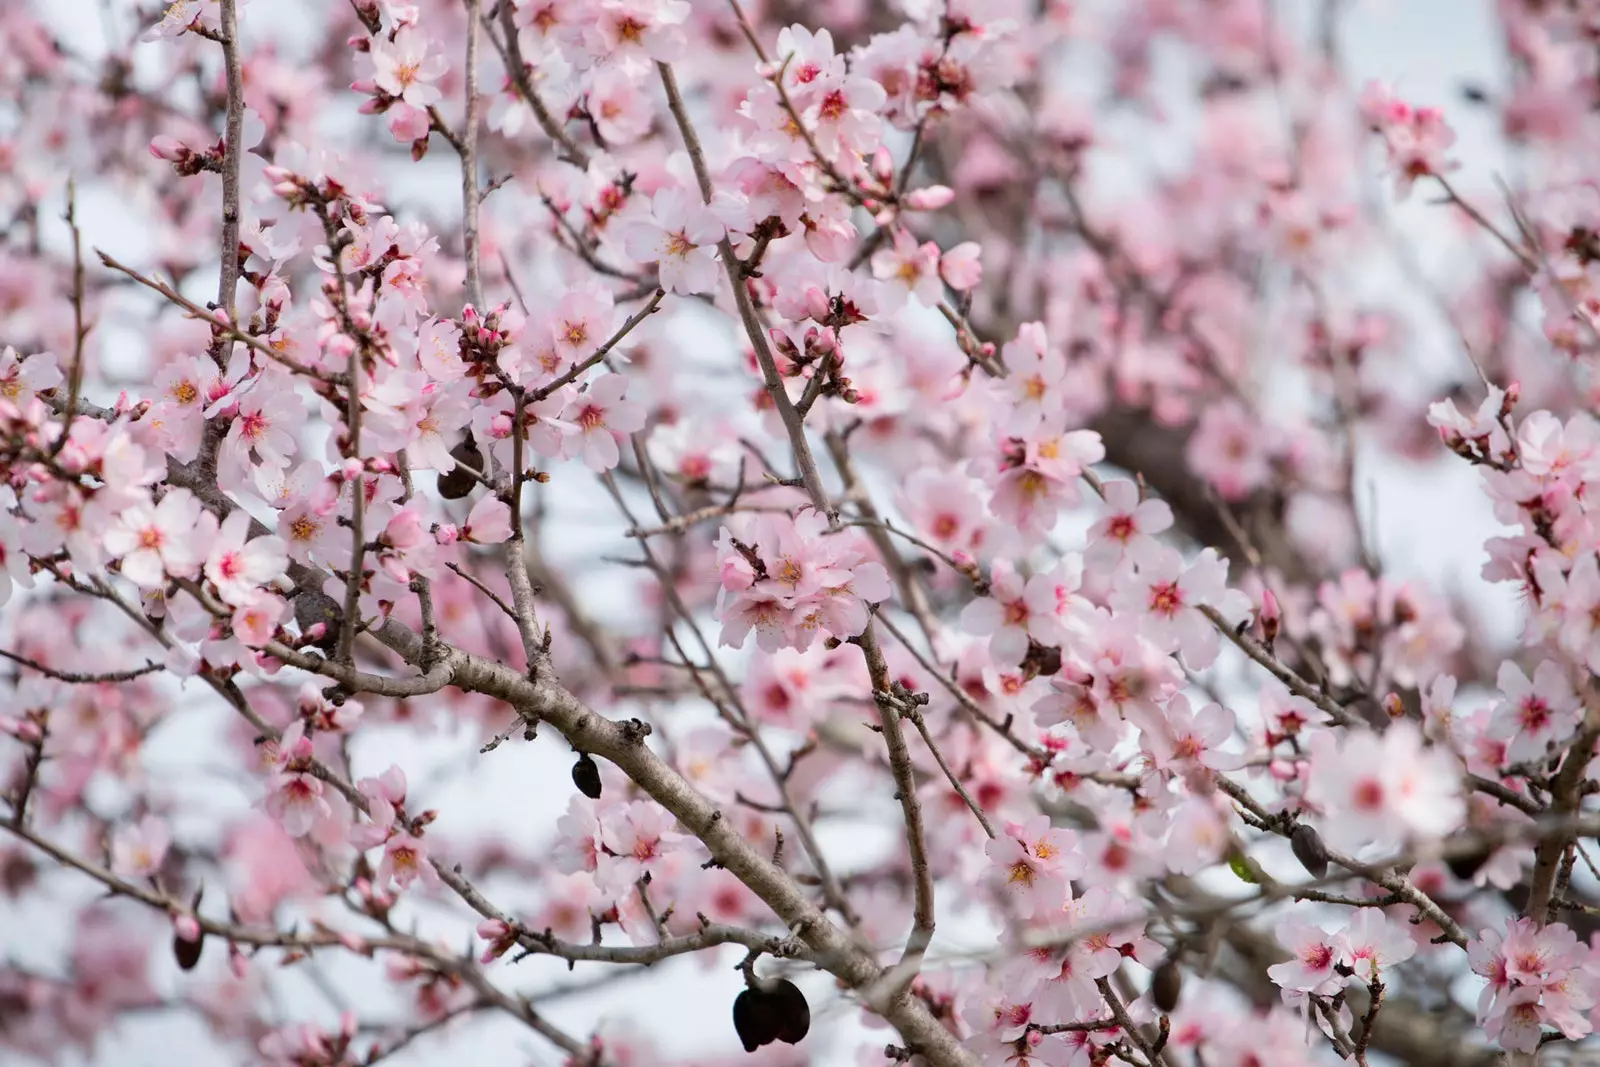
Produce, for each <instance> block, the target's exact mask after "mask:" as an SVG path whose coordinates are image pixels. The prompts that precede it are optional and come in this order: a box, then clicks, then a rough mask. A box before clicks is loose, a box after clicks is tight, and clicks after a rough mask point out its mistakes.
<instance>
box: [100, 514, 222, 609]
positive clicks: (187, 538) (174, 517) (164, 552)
mask: <svg viewBox="0 0 1600 1067" xmlns="http://www.w3.org/2000/svg"><path fill="white" fill-rule="evenodd" d="M201 510H202V509H201V506H200V501H199V500H197V499H196V498H195V496H194V494H193V493H191V492H189V490H187V489H173V490H170V491H169V492H168V493H167V495H166V496H164V497H162V499H161V502H160V503H159V504H156V505H155V506H153V507H152V506H150V505H148V504H134V505H133V506H131V507H129V508H128V509H127V510H125V511H123V512H122V513H121V514H120V515H118V516H117V519H116V522H115V523H114V524H113V525H112V526H111V527H110V528H109V529H107V530H106V532H105V548H106V551H107V552H108V553H110V554H111V556H112V557H114V558H120V560H121V565H122V574H123V576H124V577H125V578H127V579H128V580H129V581H130V582H133V583H134V584H135V585H138V586H141V587H143V588H145V589H155V588H157V587H159V586H161V585H163V584H165V583H166V581H167V579H168V577H169V576H170V577H177V578H189V577H193V576H194V575H195V574H196V573H198V571H199V569H200V561H201V559H202V558H203V557H202V553H201V550H200V546H199V545H197V544H196V543H195V528H196V527H197V526H198V525H199V521H200V512H201Z"/></svg>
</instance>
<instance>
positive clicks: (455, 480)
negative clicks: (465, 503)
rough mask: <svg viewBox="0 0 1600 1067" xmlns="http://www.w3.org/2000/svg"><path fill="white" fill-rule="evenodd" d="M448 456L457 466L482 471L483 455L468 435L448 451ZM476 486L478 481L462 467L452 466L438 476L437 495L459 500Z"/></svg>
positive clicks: (476, 443)
mask: <svg viewBox="0 0 1600 1067" xmlns="http://www.w3.org/2000/svg"><path fill="white" fill-rule="evenodd" d="M450 456H451V458H452V459H454V460H455V461H456V462H457V464H461V463H465V464H467V466H469V467H473V468H475V469H477V470H480V471H481V470H483V453H482V452H480V451H478V442H477V441H475V440H473V437H472V435H471V434H470V433H469V434H467V436H466V437H465V438H464V439H463V440H462V442H461V443H460V444H459V445H456V447H454V448H452V449H451V450H450ZM477 484H478V480H477V479H476V478H474V477H473V476H472V475H470V474H468V473H467V472H466V471H465V470H464V469H463V468H462V467H460V466H452V467H451V468H450V469H449V470H448V471H445V472H444V473H443V474H441V475H439V495H440V496H442V497H444V498H445V499H446V500H460V499H461V498H462V497H464V496H466V495H467V494H468V493H470V492H472V487H473V486H475V485H477Z"/></svg>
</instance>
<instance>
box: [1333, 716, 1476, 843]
mask: <svg viewBox="0 0 1600 1067" xmlns="http://www.w3.org/2000/svg"><path fill="white" fill-rule="evenodd" d="M1316 742H1317V743H1316V744H1315V745H1314V747H1313V749H1312V754H1311V777H1310V782H1309V785H1308V788H1307V796H1308V797H1310V798H1311V799H1313V800H1314V801H1315V802H1316V803H1317V804H1318V805H1319V806H1320V807H1321V809H1322V810H1323V811H1324V812H1325V813H1326V815H1327V818H1326V819H1325V820H1324V822H1323V837H1324V838H1326V839H1327V841H1328V843H1329V844H1332V845H1335V846H1336V847H1348V848H1359V847H1361V846H1363V845H1365V844H1368V843H1370V842H1373V841H1377V842H1383V843H1387V844H1390V845H1393V844H1396V843H1399V842H1400V841H1403V840H1405V839H1407V838H1412V839H1420V840H1437V839H1439V838H1441V837H1443V836H1445V835H1446V834H1449V833H1450V832H1452V831H1454V830H1455V829H1456V828H1457V827H1458V826H1459V825H1460V823H1461V820H1462V818H1463V816H1464V815H1465V806H1464V804H1463V803H1462V800H1461V785H1460V776H1459V775H1460V772H1459V768H1458V766H1457V765H1456V763H1455V761H1454V759H1453V758H1452V757H1451V756H1450V755H1449V754H1447V753H1445V752H1443V751H1441V750H1439V749H1437V748H1432V747H1424V744H1423V738H1422V734H1421V731H1420V730H1418V729H1417V727H1416V726H1415V725H1414V724H1412V723H1409V722H1398V723H1395V724H1393V725H1392V726H1390V727H1389V729H1387V730H1385V731H1384V732H1383V733H1382V734H1376V733H1372V732H1371V731H1366V730H1351V731H1350V732H1349V733H1347V734H1346V735H1345V736H1344V737H1343V738H1342V739H1341V740H1339V741H1335V739H1334V737H1333V736H1332V735H1331V734H1326V733H1323V734H1318V735H1317V737H1316Z"/></svg>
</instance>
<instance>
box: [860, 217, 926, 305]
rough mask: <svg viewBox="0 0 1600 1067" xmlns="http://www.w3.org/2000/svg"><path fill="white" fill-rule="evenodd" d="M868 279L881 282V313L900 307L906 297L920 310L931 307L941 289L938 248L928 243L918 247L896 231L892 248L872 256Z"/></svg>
mask: <svg viewBox="0 0 1600 1067" xmlns="http://www.w3.org/2000/svg"><path fill="white" fill-rule="evenodd" d="M872 276H873V277H874V278H877V279H878V280H879V281H880V282H882V283H883V284H882V286H881V287H880V289H879V292H880V293H881V299H882V301H883V306H884V308H885V310H889V311H896V310H898V309H900V308H902V307H904V306H905V303H906V298H907V297H910V296H915V297H916V298H917V302H918V303H920V304H922V305H923V306H924V307H934V306H936V305H937V304H938V303H939V298H940V296H941V290H942V288H943V287H942V284H941V283H940V280H939V246H938V245H937V244H935V243H934V242H932V241H927V242H924V243H923V244H920V245H919V244H918V243H917V239H916V238H915V237H913V236H911V234H910V233H908V232H907V231H905V230H903V229H897V230H895V232H894V243H893V245H892V246H891V247H889V248H884V249H880V250H879V251H877V252H874V253H873V255H872Z"/></svg>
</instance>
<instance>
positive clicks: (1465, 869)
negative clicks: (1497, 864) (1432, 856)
mask: <svg viewBox="0 0 1600 1067" xmlns="http://www.w3.org/2000/svg"><path fill="white" fill-rule="evenodd" d="M1488 862H1489V850H1488V849H1486V848H1480V849H1478V850H1477V851H1476V852H1469V853H1467V854H1466V855H1464V856H1451V857H1450V858H1449V859H1447V860H1445V865H1446V866H1448V867H1449V868H1450V873H1451V874H1453V875H1455V876H1456V877H1457V878H1459V879H1461V880H1462V881H1463V882H1470V881H1472V876H1473V875H1475V874H1477V873H1478V872H1479V871H1480V870H1482V869H1483V865H1484V864H1485V863H1488Z"/></svg>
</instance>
